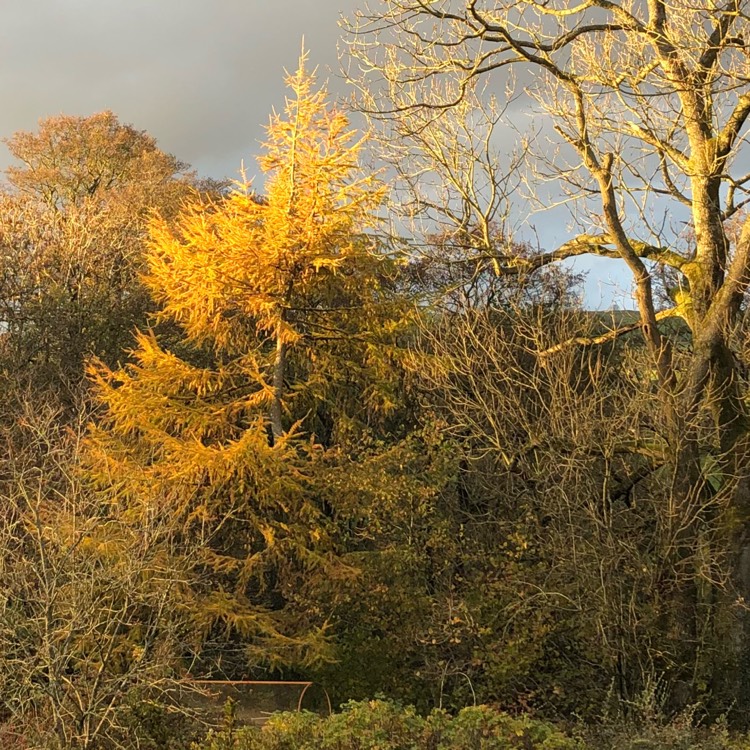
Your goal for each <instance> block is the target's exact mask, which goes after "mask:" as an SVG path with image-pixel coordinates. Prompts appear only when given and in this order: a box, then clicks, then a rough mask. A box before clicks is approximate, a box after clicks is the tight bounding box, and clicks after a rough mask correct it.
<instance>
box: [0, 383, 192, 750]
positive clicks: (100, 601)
mask: <svg viewBox="0 0 750 750" xmlns="http://www.w3.org/2000/svg"><path fill="white" fill-rule="evenodd" d="M62 421H63V420H62V419H61V417H60V415H59V413H57V411H56V410H55V408H54V407H53V406H49V405H43V404H40V403H39V398H38V397H37V399H36V400H35V402H34V403H33V404H31V403H27V404H26V405H25V411H24V413H23V417H22V418H21V419H19V420H18V424H16V425H15V426H14V427H13V428H9V427H3V428H2V431H1V432H0V439H1V440H2V445H3V459H2V462H1V463H0V495H1V496H2V501H3V502H2V512H1V513H0V574H1V575H2V580H3V588H2V594H0V695H1V696H2V697H1V698H0V727H3V729H4V736H5V738H6V740H10V739H11V738H12V737H14V736H15V737H16V738H17V739H18V744H17V745H15V744H14V745H12V746H14V747H16V746H17V747H44V748H53V747H54V748H77V749H80V750H87V749H89V748H94V747H96V748H99V747H135V746H136V745H137V744H138V741H139V739H143V738H142V736H141V735H142V734H143V732H142V731H141V730H140V728H137V727H134V724H135V722H134V721H133V712H134V710H135V709H136V707H137V706H138V705H139V704H140V703H141V702H142V701H146V702H148V704H149V705H150V706H152V707H154V708H156V707H160V708H161V709H162V710H164V711H165V712H166V711H167V710H168V708H167V707H169V708H172V707H173V704H172V701H171V700H170V695H172V694H173V693H174V691H175V689H176V688H177V680H178V679H179V677H181V670H180V669H179V662H178V657H179V654H180V651H181V645H182V643H183V640H184V638H185V636H186V630H185V623H186V621H187V619H188V618H187V616H186V613H185V611H184V610H183V609H181V608H180V606H179V596H178V595H179V591H180V589H181V588H182V587H183V585H184V581H185V578H184V570H183V569H181V568H179V567H176V566H174V565H173V563H174V559H171V558H170V557H169V556H168V555H166V554H165V551H166V550H167V549H169V546H170V544H171V534H172V532H173V530H172V527H171V524H170V523H169V520H168V519H166V518H163V517H159V516H158V515H157V514H155V513H154V514H152V515H151V517H150V518H149V519H148V520H147V521H146V522H145V523H144V525H143V526H141V527H140V528H137V529H136V528H134V527H133V526H131V525H128V524H126V523H124V522H123V519H122V518H116V517H115V516H113V515H112V514H110V513H108V511H107V508H108V504H109V500H110V498H109V496H108V495H107V494H106V493H104V494H103V493H101V492H96V491H94V489H93V488H92V487H91V486H90V484H89V483H88V482H87V481H86V480H85V478H84V476H83V474H82V472H81V467H80V460H81V451H80V446H81V442H82V439H83V433H84V432H85V419H83V418H82V419H81V420H80V421H79V422H78V423H77V424H76V426H75V429H67V428H65V427H63V426H61V422H62ZM15 431H22V432H24V433H25V435H24V436H23V437H22V438H19V436H18V435H14V434H13V432H15ZM19 445H22V446H23V449H22V450H19V447H18V446H19ZM138 746H140V745H138Z"/></svg>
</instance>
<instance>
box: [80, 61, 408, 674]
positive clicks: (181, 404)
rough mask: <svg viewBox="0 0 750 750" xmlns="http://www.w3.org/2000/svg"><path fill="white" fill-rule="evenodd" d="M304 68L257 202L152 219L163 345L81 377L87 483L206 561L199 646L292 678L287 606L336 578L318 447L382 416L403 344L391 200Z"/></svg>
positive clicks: (270, 143) (313, 651)
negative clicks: (385, 221) (282, 666)
mask: <svg viewBox="0 0 750 750" xmlns="http://www.w3.org/2000/svg"><path fill="white" fill-rule="evenodd" d="M304 63H305V59H304V56H303V57H302V59H301V61H300V67H299V70H298V71H297V72H296V73H295V74H293V75H290V76H288V78H287V83H288V85H289V87H290V88H291V91H292V95H291V96H290V97H289V98H288V99H287V102H286V111H285V114H284V115H283V116H282V115H274V116H273V117H272V118H271V121H270V124H269V126H268V139H267V142H266V143H265V154H264V155H263V156H262V157H261V158H260V159H259V164H260V168H261V170H262V172H263V173H264V174H265V176H266V184H265V194H264V195H263V196H262V197H261V196H259V195H258V194H257V193H255V192H254V191H253V190H252V189H251V187H250V186H249V184H247V183H245V182H243V183H240V184H238V185H237V187H236V189H235V190H234V191H233V192H232V193H231V194H229V195H228V196H227V197H226V198H224V199H223V200H221V201H207V200H205V199H203V200H197V201H196V202H194V203H193V204H192V205H190V206H189V207H187V208H186V209H185V210H184V212H183V213H182V215H181V216H180V217H179V218H178V220H177V222H176V224H172V225H168V224H167V223H166V222H164V221H156V222H155V223H154V224H153V226H152V229H151V242H150V250H149V253H148V258H147V261H148V268H149V271H148V273H147V275H146V278H145V281H146V284H147V285H148V288H149V289H150V291H151V294H152V295H153V297H154V300H155V301H156V303H157V304H158V305H159V307H160V312H159V313H158V315H157V317H156V327H155V330H150V331H147V332H144V333H140V334H139V335H138V340H137V342H138V343H137V348H136V350H135V351H134V353H133V364H130V365H128V366H126V367H125V368H124V369H120V370H117V371H112V370H110V369H108V368H107V367H106V366H105V365H103V364H101V363H100V364H95V365H94V366H92V368H91V373H92V375H93V377H94V379H95V381H96V383H97V385H98V393H99V398H100V402H101V405H102V406H103V407H104V408H103V417H102V418H101V420H100V422H99V424H98V425H97V426H96V427H95V428H94V429H93V431H92V437H91V463H92V471H93V473H94V474H95V476H96V477H97V478H98V480H99V481H101V482H102V483H105V484H114V485H115V486H116V487H117V488H118V491H119V497H120V503H121V510H122V511H123V512H127V513H128V514H129V516H130V517H131V518H132V519H133V521H134V522H136V523H137V522H138V518H140V517H142V516H145V515H146V514H148V513H152V512H153V510H154V508H158V509H159V510H161V511H162V512H163V513H165V514H172V515H173V516H174V517H175V519H176V522H179V523H181V524H182V527H183V528H184V542H183V543H184V548H185V549H188V548H190V549H192V550H194V549H195V547H196V546H197V547H198V548H199V549H200V550H201V561H202V562H201V565H200V566H199V568H196V569H195V572H196V580H195V581H193V586H192V587H191V592H192V593H191V594H190V596H194V597H196V598H195V601H194V603H193V606H194V609H195V613H196V622H197V624H198V625H199V629H200V630H201V631H202V633H203V634H204V635H206V634H208V633H215V632H216V628H217V625H218V624H219V623H222V624H223V625H225V626H226V629H227V631H230V632H233V633H239V634H240V635H241V636H243V637H246V638H247V637H249V636H252V637H251V638H250V641H251V642H252V643H254V644H255V645H256V646H257V645H260V647H261V650H262V652H263V654H264V655H268V654H269V653H271V651H272V652H273V654H275V655H277V656H278V658H280V659H282V660H284V661H287V662H288V661H292V660H293V659H294V658H297V657H298V656H300V655H304V656H307V657H309V658H312V655H319V653H320V650H319V649H317V648H311V646H319V645H320V642H318V641H315V642H314V643H313V641H311V640H310V637H309V634H310V632H312V629H311V627H310V626H311V625H312V622H311V621H307V622H301V621H299V619H297V620H296V621H295V623H294V626H295V627H292V624H291V623H290V622H289V621H288V619H287V620H285V617H287V616H288V609H289V608H286V611H285V607H284V604H285V603H286V602H287V601H289V599H290V598H293V597H294V596H295V594H296V592H298V591H299V590H300V588H302V587H304V585H305V582H306V581H307V580H309V579H310V578H311V577H314V576H316V575H317V576H320V575H321V574H325V575H326V576H327V577H331V576H334V577H335V576H336V575H340V574H345V573H346V568H345V566H343V565H341V564H340V563H339V562H337V558H336V556H335V555H334V554H333V551H332V543H331V541H330V538H331V534H330V524H331V522H330V520H328V521H327V520H326V518H329V515H328V516H327V515H326V514H324V513H322V512H321V509H320V504H321V503H320V501H319V498H320V496H321V495H320V493H318V492H317V491H316V486H315V485H316V476H317V475H316V471H317V467H318V466H319V465H320V464H321V462H323V458H322V456H323V454H324V449H325V447H327V446H325V445H324V444H323V443H324V442H326V441H327V442H328V443H329V444H330V440H331V435H332V434H334V433H335V431H336V429H337V427H336V426H335V425H334V427H331V423H332V422H337V421H340V422H341V423H342V424H344V423H347V424H348V423H350V422H351V421H352V420H356V419H359V418H361V417H360V415H361V413H363V412H366V411H367V409H366V408H364V407H366V406H367V404H368V403H369V404H370V405H371V406H372V409H373V410H374V409H375V408H376V407H379V408H387V407H388V405H389V399H390V396H389V395H388V388H389V386H388V383H387V379H385V378H383V377H382V376H381V375H382V373H381V368H383V367H385V366H387V359H388V347H387V346H386V344H387V342H388V341H390V340H391V338H392V333H393V331H394V330H395V328H396V327H397V323H395V322H393V317H392V316H391V315H390V313H391V307H390V306H391V304H392V303H391V301H390V300H391V298H392V296H393V295H392V294H391V291H390V289H391V286H392V284H391V276H390V274H391V272H392V270H393V264H392V262H391V261H390V260H389V259H388V257H387V255H386V254H384V253H383V252H380V251H379V250H378V247H377V244H376V240H375V239H374V236H373V234H372V233H369V234H368V230H371V229H372V228H373V227H374V226H375V224H376V218H375V216H376V210H377V208H378V205H379V203H380V201H381V199H382V188H381V187H380V186H379V185H378V184H377V182H376V179H375V177H374V176H373V175H372V174H368V175H363V174H362V173H361V172H360V171H359V169H358V166H357V162H358V156H359V153H360V151H361V148H362V144H363V140H362V139H361V138H360V137H359V136H358V135H357V133H356V132H355V131H353V130H352V129H351V128H350V127H349V124H348V122H347V118H346V117H345V115H344V114H343V113H342V112H340V111H338V110H337V109H334V108H331V107H327V106H326V99H325V97H326V94H325V91H324V90H316V89H315V88H314V78H313V76H312V75H310V74H308V73H307V72H306V71H305V68H304ZM165 332H169V340H170V341H171V342H172V343H171V344H170V345H168V344H167V343H166V342H167V335H166V334H165ZM384 384H385V385H384ZM362 394H364V398H365V402H364V404H363V401H362ZM355 396H356V400H355ZM352 407H356V411H355V409H354V408H352ZM357 412H359V415H358V413H357ZM323 414H324V415H325V416H321V415H323ZM323 432H325V433H326V438H325V440H323V438H321V435H322V433H323ZM309 616H310V615H309V613H308V614H306V615H302V619H303V620H305V619H306V618H309ZM313 616H314V615H313ZM292 632H294V633H300V632H305V633H307V636H306V637H305V638H301V639H297V638H293V637H290V636H289V633H292ZM269 639H270V640H269ZM271 643H272V644H273V647H274V648H271ZM278 646H281V647H282V650H281V651H279V650H278V648H276V647H278Z"/></svg>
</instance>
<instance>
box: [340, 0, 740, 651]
mask: <svg viewBox="0 0 750 750" xmlns="http://www.w3.org/2000/svg"><path fill="white" fill-rule="evenodd" d="M349 29H350V32H351V34H350V37H349V43H350V47H349V48H350V51H351V54H352V59H353V60H354V61H355V62H356V64H357V67H358V69H359V70H360V71H364V72H363V74H362V76H361V77H360V79H359V80H360V90H361V91H362V92H363V97H364V98H363V105H364V108H365V109H366V110H367V111H368V112H370V113H372V114H373V115H374V116H377V117H380V118H381V119H383V120H384V121H386V122H388V123H399V122H407V123H414V122H416V121H418V120H419V118H422V119H423V120H425V121H426V122H428V123H429V122H433V121H435V122H441V120H442V118H443V117H444V114H445V113H450V112H455V111H460V110H461V108H462V107H464V106H465V105H466V102H467V101H470V100H471V99H472V98H473V97H475V93H474V92H475V90H476V89H477V88H478V87H479V88H481V87H485V88H486V89H490V90H492V91H495V92H497V91H503V87H504V91H505V96H506V98H507V100H508V101H509V102H511V108H515V112H516V113H517V112H518V110H519V107H522V106H524V107H526V108H527V109H528V110H529V111H531V112H532V113H533V116H534V122H533V127H532V134H531V136H530V137H528V138H527V139H526V140H523V141H519V145H522V146H523V147H524V150H525V155H524V162H525V164H526V166H527V182H526V187H527V198H528V200H529V201H530V202H531V204H532V205H533V208H534V209H535V210H541V211H542V215H543V211H544V208H545V202H546V201H553V202H555V203H558V204H560V203H562V204H564V205H566V206H567V207H568V208H569V210H570V216H571V226H572V227H573V228H574V230H575V231H574V234H573V235H572V236H571V237H570V238H569V239H568V240H567V241H565V242H564V243H563V244H561V245H560V246H558V247H556V248H553V249H551V250H549V251H546V252H538V253H536V254H532V255H529V254H518V253H516V252H514V250H513V245H512V244H506V245H505V246H501V247H497V246H496V245H495V246H494V247H493V245H491V244H489V243H486V244H485V245H484V247H483V248H481V252H480V253H479V255H481V256H483V257H484V258H485V259H486V260H487V261H489V262H491V263H492V264H493V265H494V269H495V272H496V273H497V274H499V275H510V274H512V275H518V274H519V273H521V274H531V275H533V274H535V273H538V272H539V270H540V269H542V268H545V267H547V266H549V265H550V264H553V263H557V262H559V261H561V260H563V259H567V258H571V257H575V256H581V255H592V256H601V257H607V258H616V259H619V260H621V261H622V262H623V264H624V265H625V266H626V267H627V269H629V271H630V274H631V275H632V279H633V285H634V297H635V301H636V304H637V308H638V320H637V321H627V322H623V321H622V320H620V321H614V324H613V325H612V326H611V328H610V329H609V330H606V331H601V330H600V331H596V332H593V333H591V334H590V335H589V334H585V333H584V334H577V333H575V332H573V333H572V334H571V335H569V336H567V337H566V338H562V339H560V340H558V341H548V342H546V343H544V344H543V345H542V346H541V347H539V346H538V344H541V342H532V348H531V351H535V352H536V356H537V358H538V362H539V366H543V365H544V363H545V362H547V363H549V362H550V357H554V356H556V355H558V354H562V353H563V352H564V351H565V350H566V349H568V348H571V347H573V348H579V347H588V346H595V345H602V344H606V343H608V342H612V341H614V340H616V339H618V338H619V337H621V336H623V335H625V334H627V333H631V332H633V331H636V330H637V331H641V332H642V334H643V339H644V342H645V349H646V351H647V353H648V363H644V364H642V365H641V366H640V367H639V369H638V378H639V379H640V382H641V388H640V390H639V391H637V392H636V393H637V395H635V396H634V398H643V397H644V394H648V396H647V398H648V399H649V400H650V401H651V403H652V404H653V406H654V408H655V409H656V412H655V413H654V414H653V415H652V416H651V417H650V418H649V420H643V421H636V423H635V424H634V425H633V430H635V436H634V437H635V439H636V441H641V442H646V443H648V442H652V443H653V441H652V440H651V437H652V435H651V436H650V435H649V433H650V431H651V428H650V427H644V424H650V425H653V420H654V419H656V420H657V421H658V424H659V433H660V435H661V438H660V441H659V443H660V447H659V451H658V453H659V459H658V462H659V464H660V465H663V466H665V467H668V468H667V469H665V470H664V471H666V472H668V473H669V476H670V480H669V485H670V491H669V492H668V493H667V495H666V496H665V499H664V505H663V507H662V508H661V514H660V517H661V518H662V519H663V520H664V519H667V518H670V517H671V518H673V519H682V520H680V521H679V522H676V526H674V528H676V529H677V530H678V533H677V534H676V536H675V537H674V538H673V542H672V543H673V550H674V558H673V559H672V562H671V568H670V569H671V571H672V575H673V582H674V581H677V580H679V581H681V584H680V585H679V586H677V590H678V593H677V594H676V596H677V597H678V598H682V600H683V605H684V606H683V611H682V612H681V617H682V618H683V619H685V620H690V621H692V622H693V623H694V627H693V631H692V632H693V634H694V635H695V637H696V638H697V633H698V631H699V629H700V627H699V625H698V619H699V618H698V613H699V612H701V611H704V610H705V607H706V606H707V602H709V601H712V597H714V596H715V591H714V589H713V588H712V586H713V584H714V583H715V581H713V580H712V576H711V575H708V574H707V573H706V571H705V570H704V569H701V567H700V565H698V564H697V563H696V559H695V556H694V555H693V553H692V552H691V550H694V549H695V545H696V544H697V543H698V542H699V540H700V539H702V538H708V537H709V536H711V535H712V534H713V533H714V532H713V531H710V530H712V529H713V530H714V531H716V530H717V529H718V528H721V529H723V535H724V541H725V545H726V548H727V549H728V550H730V551H731V553H732V554H733V555H734V563H733V569H734V584H735V586H736V590H735V599H734V603H735V604H736V605H742V604H743V602H745V601H747V600H748V599H749V598H750V565H748V564H747V559H748V558H749V557H750V554H749V553H748V546H747V545H748V543H747V535H748V530H747V524H746V521H745V519H746V518H747V513H748V510H749V509H750V492H749V491H748V490H749V487H748V458H749V457H748V447H749V445H750V443H749V441H748V435H749V433H748V415H747V410H746V406H745V394H746V385H745V376H744V372H745V368H744V364H743V361H744V345H743V343H742V341H743V336H742V335H741V333H740V328H741V324H742V310H743V298H744V295H745V293H746V291H747V286H748V281H750V222H748V221H746V220H742V216H743V208H744V206H745V205H746V204H747V202H748V200H749V198H748V192H747V188H748V183H750V176H749V175H747V174H745V173H744V169H745V168H746V165H745V164H743V157H744V152H745V149H744V144H745V141H746V136H745V126H746V121H747V118H748V115H750V88H749V87H748V77H747V63H748V50H747V45H746V41H745V40H746V38H747V35H748V16H747V14H746V12H745V4H744V3H742V2H741V1H740V0H727V1H726V2H717V3H714V2H707V1H705V2H704V1H702V2H698V3H691V2H683V0H669V1H665V0H643V1H641V0H619V1H615V2H610V1H609V0H607V1H606V2H605V1H604V0H584V1H583V2H581V3H578V4H574V5H571V4H570V3H567V2H562V0H552V1H551V2H547V1H544V2H540V1H537V0H517V1H516V2H509V1H508V2H504V1H500V2H494V1H493V2H490V1H489V0H437V1H436V2H429V1H426V0H394V1H393V2H378V3H372V4H371V5H370V6H369V8H366V9H365V10H363V11H361V12H359V13H357V14H355V15H354V17H353V19H352V20H351V21H350V23H349ZM509 114H510V112H509ZM509 119H510V120H512V121H513V122H514V124H516V125H517V121H518V118H517V117H513V118H510V117H509V116H506V120H509ZM491 121H493V122H494V120H492V118H491ZM498 121H499V120H498ZM394 127H396V128H398V127H399V125H398V124H396V125H395V126H394ZM428 127H429V126H428ZM408 129H411V130H413V131H414V132H416V133H417V136H418V137H421V134H422V133H423V132H425V131H424V129H419V128H411V126H409V127H408V128H407V130H408ZM407 135H408V133H407ZM412 143H416V148H418V149H419V150H420V151H421V152H422V153H426V152H425V151H424V148H423V145H422V144H420V143H419V140H418V139H417V140H416V141H414V140H412ZM475 145H476V155H477V158H480V157H481V153H482V151H483V149H484V146H483V141H482V140H481V139H479V141H478V142H477V143H476V144H475ZM430 156H431V157H432V158H437V160H438V161H439V162H440V163H441V164H442V167H443V168H442V172H443V173H445V171H446V170H445V169H444V167H445V166H447V161H448V160H447V159H446V158H445V156H444V155H442V154H437V155H436V156H435V154H434V149H433V153H432V154H430ZM461 173H462V174H466V170H465V169H463V170H461ZM498 179H499V178H498ZM462 199H463V201H464V205H470V204H471V196H462ZM486 205H489V204H486ZM479 213H480V214H481V211H480V212H479ZM738 220H739V221H741V228H740V229H739V231H738V232H736V233H735V231H734V229H732V228H731V227H732V226H736V224H737V222H738ZM735 234H736V239H735V237H734V236H733V235H735ZM660 269H666V271H667V278H668V280H669V285H670V289H669V290H668V291H669V294H668V295H666V296H665V300H666V304H665V305H664V306H660V305H659V304H658V303H657V300H656V297H657V295H656V291H655V279H656V278H657V277H658V275H659V274H658V273H657V271H659V270H660ZM669 318H672V319H679V320H680V321H682V322H681V323H680V324H679V325H682V326H684V329H685V330H686V332H687V334H688V335H687V337H683V336H682V335H681V334H679V333H678V334H676V333H675V331H679V330H680V329H679V325H678V326H677V327H676V326H675V325H672V326H671V327H670V326H665V325H664V323H663V321H666V319H669ZM652 376H653V377H652ZM583 418H584V417H583V416H581V420H582V419H583ZM578 424H580V422H579V423H578ZM573 427H574V426H573V425H571V428H573ZM531 437H532V436H531V435H530V436H529V438H531ZM709 467H710V468H709ZM637 473H638V472H637V471H636V473H635V474H634V475H633V476H632V477H631V480H632V481H635V480H636V479H637ZM631 480H627V481H631ZM670 514H671V515H670ZM717 519H721V521H718V520H717ZM686 520H689V523H688V522H685V521H686ZM670 528H672V524H671V523H670ZM690 561H692V562H690ZM704 584H706V585H707V586H708V589H709V590H711V591H714V593H711V594H707V593H706V587H705V586H704ZM739 608H740V609H741V606H740V607H739Z"/></svg>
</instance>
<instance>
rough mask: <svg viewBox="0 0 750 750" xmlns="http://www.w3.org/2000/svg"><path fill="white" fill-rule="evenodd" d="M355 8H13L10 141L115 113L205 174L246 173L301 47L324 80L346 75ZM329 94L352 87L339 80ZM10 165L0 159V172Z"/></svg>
mask: <svg viewBox="0 0 750 750" xmlns="http://www.w3.org/2000/svg"><path fill="white" fill-rule="evenodd" d="M354 5H355V3H353V1H352V0H4V1H3V2H2V4H0V102H1V106H0V136H3V137H7V136H9V135H11V134H12V133H14V132H15V131H17V130H21V129H23V130H33V129H34V128H35V127H36V124H37V121H38V120H39V119H40V118H42V117H47V116H49V115H56V114H60V113H65V114H75V115H88V114H92V113H93V112H98V111H101V110H104V109H111V110H112V111H114V112H115V113H116V114H117V115H118V116H119V118H120V120H121V121H122V122H126V123H131V124H133V125H134V126H135V127H137V128H139V129H143V130H147V131H148V132H149V133H150V134H151V135H153V136H155V137H156V138H157V139H158V141H159V144H160V146H161V147H162V148H163V149H164V150H166V151H169V152H171V153H173V154H175V156H177V157H179V158H180V159H183V160H184V161H187V162H190V163H191V164H192V165H193V166H195V167H196V168H197V169H199V171H200V172H201V173H202V174H205V175H210V176H214V177H222V176H225V175H226V176H230V177H234V176H236V174H237V170H238V168H239V164H240V160H242V159H245V161H246V163H248V167H249V168H250V167H252V166H254V165H253V163H252V162H253V157H254V155H255V154H256V153H257V152H258V144H257V141H258V140H259V139H260V138H262V136H263V128H262V126H263V125H264V124H266V123H267V122H268V116H269V114H270V112H271V108H272V107H274V106H275V107H277V108H278V107H279V106H281V105H283V97H284V89H283V84H282V78H283V69H284V68H287V69H291V70H293V69H294V68H295V66H296V63H297V57H298V55H299V51H300V45H301V39H302V36H303V35H304V37H305V45H306V47H307V48H308V49H309V50H310V56H311V62H312V63H313V64H316V65H319V66H320V71H321V77H322V78H326V77H328V76H329V75H330V73H329V71H331V70H332V71H333V72H334V73H335V72H336V71H337V69H338V65H337V61H336V42H337V38H338V35H339V28H338V26H337V21H338V18H339V15H340V11H341V10H344V11H346V12H349V11H350V10H351V9H352V8H353V7H354ZM330 83H331V88H332V89H335V90H337V91H339V92H342V91H345V86H344V85H343V84H342V83H341V82H340V81H338V79H337V78H336V77H335V75H331V76H330ZM8 161H9V156H8V155H7V152H5V150H4V149H3V150H2V153H0V166H5V165H6V164H7V163H8Z"/></svg>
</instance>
